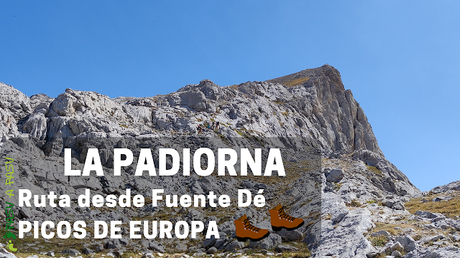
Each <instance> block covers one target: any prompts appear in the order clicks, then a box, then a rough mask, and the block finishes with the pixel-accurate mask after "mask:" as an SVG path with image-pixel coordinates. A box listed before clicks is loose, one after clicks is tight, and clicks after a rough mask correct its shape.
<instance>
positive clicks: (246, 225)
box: [244, 219, 260, 232]
mask: <svg viewBox="0 0 460 258" xmlns="http://www.w3.org/2000/svg"><path fill="white" fill-rule="evenodd" d="M244 227H245V228H248V229H250V230H254V231H256V232H259V230H260V228H257V227H254V226H253V225H251V223H250V222H249V219H245V220H244Z"/></svg>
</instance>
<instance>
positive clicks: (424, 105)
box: [0, 0, 460, 190]
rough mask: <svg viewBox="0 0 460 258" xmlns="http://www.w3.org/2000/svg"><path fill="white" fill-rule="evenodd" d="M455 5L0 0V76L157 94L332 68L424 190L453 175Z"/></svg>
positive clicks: (52, 87) (27, 87)
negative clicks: (208, 82)
mask: <svg viewBox="0 0 460 258" xmlns="http://www.w3.org/2000/svg"><path fill="white" fill-rule="evenodd" d="M459 13H460V2H459V1H420V0H418V1H315V2H313V1H225V2H224V1H45V2H42V1H14V2H13V1H1V2H0V21H1V23H0V35H1V40H0V81H2V82H4V83H7V84H9V85H12V86H14V87H15V88H17V89H19V90H21V91H22V92H24V93H25V94H27V95H29V96H30V95H33V94H36V93H45V94H47V95H49V96H52V97H56V96H57V95H59V94H60V93H62V92H63V91H64V90H65V89H66V88H72V89H78V90H91V91H96V92H99V93H102V94H105V95H108V96H110V97H117V96H138V97H139V96H153V95H157V94H166V93H169V92H172V91H175V90H177V89H179V88H181V87H183V86H185V85H187V84H195V83H198V82H199V81H200V80H202V79H211V80H213V81H214V82H215V83H217V84H219V85H231V84H237V83H241V82H246V81H254V80H267V79H271V78H275V77H279V76H282V75H286V74H290V73H294V72H297V71H300V70H303V69H306V68H314V67H318V66H321V65H323V64H326V63H328V64H330V65H332V66H334V67H336V68H337V69H338V70H339V71H340V72H341V74H342V79H343V82H344V84H345V87H346V88H347V89H351V90H352V92H353V94H354V96H355V98H356V99H357V101H358V102H359V103H360V104H361V106H362V107H363V108H364V111H365V112H366V115H367V116H368V119H369V121H370V122H371V124H372V127H373V129H374V133H375V134H376V136H377V139H378V141H379V145H380V147H381V148H382V150H383V152H384V153H385V155H386V157H387V158H388V159H389V160H390V161H391V162H393V163H394V164H395V165H396V166H397V167H398V168H399V169H400V170H401V171H403V172H404V173H405V174H406V175H407V176H408V177H409V179H410V180H411V181H412V182H413V183H414V184H415V185H416V186H417V187H418V188H419V189H421V190H429V189H431V188H433V187H435V186H437V185H442V184H446V183H449V182H451V181H454V180H459V179H460V168H459V167H458V166H456V160H459V158H458V157H459V155H460V150H459V144H460V139H459V138H460V137H459V136H458V131H459V128H460V122H459V121H460V119H459V118H460V115H459V111H460V101H459V100H458V96H459V94H460V87H459V78H458V75H459V72H460V33H459V30H460V29H459V26H460V15H459Z"/></svg>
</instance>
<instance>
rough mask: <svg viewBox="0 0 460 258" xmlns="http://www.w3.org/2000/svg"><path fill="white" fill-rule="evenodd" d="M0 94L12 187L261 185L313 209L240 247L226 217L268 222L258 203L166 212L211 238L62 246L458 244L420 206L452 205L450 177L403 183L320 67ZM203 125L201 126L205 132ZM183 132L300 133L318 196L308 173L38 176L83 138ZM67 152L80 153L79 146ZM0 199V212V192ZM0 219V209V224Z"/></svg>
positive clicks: (366, 247) (118, 249)
mask: <svg viewBox="0 0 460 258" xmlns="http://www.w3.org/2000/svg"><path fill="white" fill-rule="evenodd" d="M0 97H1V101H0V120H1V122H0V136H1V139H2V142H3V146H2V147H1V148H2V149H3V150H5V149H6V148H7V147H6V146H7V144H6V143H7V142H9V140H10V139H11V140H13V139H15V140H14V145H13V147H11V148H12V149H11V151H14V150H16V151H18V150H20V148H28V149H29V150H30V151H29V152H28V155H30V157H29V159H28V160H29V162H24V163H22V164H20V167H21V171H20V173H21V176H22V179H21V181H20V184H21V185H20V186H21V187H22V188H27V189H30V190H31V191H32V192H36V193H42V194H44V193H46V192H49V191H50V190H52V191H55V192H57V193H59V192H70V194H71V195H72V196H74V197H75V196H76V195H77V194H80V193H81V191H83V189H84V188H89V189H91V190H92V191H95V192H98V193H101V194H111V193H114V194H120V193H121V192H122V191H124V190H125V189H126V188H127V187H129V188H131V189H133V191H134V192H141V191H145V190H146V189H150V188H153V187H165V186H167V187H170V188H171V189H175V190H176V191H179V192H180V191H185V190H187V191H190V192H192V193H196V194H200V193H209V192H210V191H214V192H216V193H219V192H222V189H235V188H238V187H240V188H241V187H244V188H251V189H252V188H253V189H255V190H256V189H261V188H264V189H266V192H264V195H265V196H266V198H272V199H273V200H275V199H276V197H277V195H278V194H282V196H283V197H284V198H287V200H286V202H287V203H289V213H290V215H292V216H302V214H308V213H310V212H311V209H312V208H311V207H315V206H316V207H320V209H321V213H320V218H321V219H320V220H311V221H309V220H308V218H305V219H306V220H307V222H311V223H305V226H304V227H302V228H300V229H298V230H296V231H290V232H286V231H280V232H272V233H271V235H270V237H268V238H266V239H264V240H261V241H251V242H240V241H238V240H237V239H236V238H235V236H234V230H235V228H234V224H233V222H232V220H233V219H236V218H238V217H234V216H241V215H242V214H247V215H248V217H254V218H259V219H256V220H254V221H253V223H254V225H255V226H258V227H261V228H262V227H263V228H265V227H269V225H270V222H269V217H267V215H266V212H265V211H263V210H257V209H252V208H248V209H244V210H243V209H236V210H234V211H232V212H233V213H231V214H229V217H228V218H225V217H219V216H220V215H219V214H214V215H213V216H214V217H213V218H211V217H210V216H208V214H207V213H205V212H202V211H200V210H199V209H192V210H180V209H177V210H171V211H168V212H169V214H170V216H171V217H170V218H169V219H170V220H173V221H178V220H186V221H191V220H193V219H197V220H203V221H206V220H210V219H214V220H217V221H218V225H219V232H220V235H221V237H220V238H219V239H200V240H199V241H189V242H181V243H178V242H177V241H173V240H171V241H170V240H164V241H163V240H162V241H160V240H158V241H156V240H155V241H147V240H143V241H141V242H139V243H138V242H134V241H133V240H131V239H124V238H123V239H116V240H114V239H111V240H109V241H105V242H101V243H97V244H94V245H86V246H82V247H81V248H80V249H79V250H74V249H73V248H68V249H66V250H72V252H73V251H77V252H82V253H92V252H96V253H97V252H111V253H112V255H114V254H115V253H117V254H120V253H121V254H123V253H124V252H126V250H128V251H129V250H131V249H130V248H131V246H137V249H135V250H134V251H135V252H140V253H143V254H144V256H146V257H150V256H152V257H154V256H156V253H157V252H166V253H169V252H176V253H184V255H186V254H187V253H201V254H202V255H209V256H211V255H216V254H219V253H229V252H233V254H232V255H248V256H250V255H251V254H252V251H251V253H250V252H249V250H256V251H255V252H259V251H260V252H262V253H264V254H268V253H272V252H306V251H305V250H306V249H305V248H304V247H307V248H308V250H309V252H310V254H311V255H312V256H314V257H340V258H346V257H384V255H387V256H390V257H399V256H402V257H459V253H460V251H459V249H457V245H458V244H457V241H460V234H459V233H457V231H458V230H460V220H458V218H457V217H455V216H458V213H457V214H455V215H454V214H450V213H449V212H448V211H446V210H440V211H437V210H436V209H435V207H434V206H430V205H428V204H432V203H433V204H436V203H441V204H442V203H443V202H444V203H451V202H453V201H455V200H456V199H458V196H457V191H459V190H460V183H458V182H454V183H451V184H449V185H446V186H442V187H437V188H435V189H433V190H432V191H431V192H429V193H421V192H420V191H419V190H418V189H417V188H416V187H415V186H414V185H412V184H411V182H410V181H409V180H408V178H407V177H406V176H405V175H404V174H403V173H402V172H401V171H399V170H398V169H397V168H396V167H395V166H394V165H393V164H391V163H390V162H389V161H388V160H386V158H385V156H384V154H383V153H382V151H381V150H380V148H379V146H378V143H377V139H376V138H375V136H374V134H373V131H372V127H371V125H370V124H369V122H368V120H367V117H366V115H365V113H364V111H363V109H362V108H361V107H360V105H359V104H358V102H357V101H356V100H355V99H354V97H353V94H352V92H351V91H350V90H346V89H345V87H344V85H343V84H342V81H341V77H340V73H339V72H338V71H337V70H336V69H335V68H333V67H332V66H329V65H324V66H322V67H319V68H315V69H307V70H303V71H301V72H298V73H294V74H291V75H287V76H283V77H280V78H276V79H272V80H268V81H263V82H258V81H255V82H245V83H242V84H239V85H232V86H226V87H221V86H218V85H216V84H214V83H213V82H212V81H210V80H203V81H201V82H200V83H199V84H193V85H187V86H185V87H183V88H181V89H179V90H178V91H177V92H173V93H170V94H166V95H159V96H153V97H142V98H134V97H118V98H109V97H108V96H105V95H102V94H99V93H96V92H85V91H78V90H72V89H66V90H65V92H64V93H62V94H60V95H59V96H58V97H57V98H51V97H48V96H46V95H44V94H37V95H33V96H31V97H28V96H26V95H24V94H23V93H21V92H20V91H18V90H16V89H15V88H13V87H12V86H9V85H6V84H3V83H1V84H0ZM217 122H218V123H219V125H218V126H217ZM207 124H209V125H210V127H211V128H207ZM183 136H187V137H198V136H199V137H209V138H217V139H232V138H235V137H236V138H238V137H240V138H243V139H248V138H250V137H256V138H258V139H262V138H269V137H277V138H280V139H289V138H293V137H300V138H302V139H304V140H305V142H309V143H311V144H313V145H314V146H316V147H317V148H318V149H319V150H320V154H321V170H320V171H319V178H317V179H318V180H319V182H318V183H319V184H320V186H321V193H322V195H321V197H320V198H321V199H317V200H316V201H315V202H311V200H312V199H311V198H310V197H309V196H308V195H307V194H306V192H305V189H307V188H308V187H309V186H308V184H310V183H311V182H312V180H307V178H302V177H300V178H298V179H296V180H292V182H289V184H288V183H286V184H288V185H286V188H285V189H283V190H282V191H283V192H282V193H278V192H275V191H271V190H270V189H271V188H270V185H269V183H268V182H265V183H264V182H258V181H257V180H251V179H247V178H244V180H243V179H240V178H238V179H235V178H226V179H225V180H223V179H216V178H214V177H203V178H200V177H190V178H188V179H187V180H186V181H181V179H177V178H173V177H171V178H157V179H155V180H154V181H152V180H149V178H148V177H139V178H135V179H133V180H131V181H129V182H127V181H126V180H124V178H122V177H118V178H117V177H106V178H102V179H100V178H99V179H98V178H95V177H89V178H81V177H72V178H66V177H64V176H63V173H62V172H60V173H58V172H56V173H51V172H46V171H53V170H55V169H53V168H52V167H51V166H53V164H56V163H59V162H60V161H59V157H60V159H62V148H63V146H68V147H75V146H80V145H82V144H83V142H84V139H90V138H94V137H99V138H110V139H122V138H132V139H136V140H137V141H141V139H143V138H155V137H157V138H160V137H172V138H179V137H183ZM25 138H30V139H32V138H33V139H34V140H35V141H36V142H35V144H32V145H29V143H28V142H27V141H26V140H17V139H25ZM63 139H67V140H63ZM68 139H75V140H68ZM14 146H16V147H14ZM8 148H9V147H8ZM15 148H16V149H15ZM79 154H81V155H82V156H84V155H83V154H84V153H79ZM72 162H73V164H79V163H81V162H82V160H81V159H79V157H78V156H77V158H75V159H74V160H72ZM61 163H62V162H61ZM108 166H109V167H110V164H108ZM128 185H129V186H128ZM287 186H288V187H287ZM0 198H2V202H1V205H2V207H1V208H2V209H4V200H3V198H4V197H3V196H2V197H0ZM309 198H310V199H309ZM320 200H321V201H320ZM306 203H308V205H305V204H306ZM417 208H419V209H418V210H416V209H417ZM18 214H19V217H20V219H25V220H33V219H34V218H35V219H36V220H43V219H44V218H51V219H55V220H64V219H68V218H69V216H70V217H72V218H75V219H92V220H95V219H97V218H101V217H103V218H104V219H108V220H122V221H127V220H129V218H130V217H133V216H140V217H142V216H149V215H151V214H156V215H158V216H160V215H161V216H165V215H164V214H163V213H162V211H161V210H159V209H158V208H155V207H152V206H151V205H150V206H149V205H146V206H145V207H143V208H142V209H141V210H137V211H131V210H123V211H122V212H120V211H119V210H113V211H110V210H98V209H87V208H75V209H72V210H71V211H69V210H65V209H60V208H53V209H51V208H21V209H20V210H19V211H18ZM264 214H265V215H264ZM4 216H5V214H4V213H0V219H4ZM0 251H1V255H2V257H14V255H13V254H11V253H9V252H8V251H6V250H5V249H0ZM62 251H64V250H60V251H59V252H62ZM55 252H56V253H57V252H58V251H57V250H56V251H55ZM69 252H70V251H69ZM152 252H153V253H152ZM382 255H383V256H382Z"/></svg>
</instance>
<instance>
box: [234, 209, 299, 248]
mask: <svg viewBox="0 0 460 258" xmlns="http://www.w3.org/2000/svg"><path fill="white" fill-rule="evenodd" d="M269 212H270V219H271V224H272V229H273V230H274V231H278V230H281V229H282V228H285V229H287V230H294V229H296V228H299V227H301V226H302V225H303V224H304V221H303V219H298V218H294V217H291V216H289V215H288V214H286V212H285V211H284V208H283V206H281V204H278V206H276V207H275V208H274V209H271V210H269ZM233 223H235V227H236V238H237V239H238V240H240V241H244V240H246V239H250V240H261V239H263V238H265V237H267V236H268V234H269V231H268V229H261V228H258V227H255V226H253V225H252V224H251V222H249V219H248V217H247V216H246V215H243V216H242V217H241V218H239V219H237V220H235V221H233Z"/></svg>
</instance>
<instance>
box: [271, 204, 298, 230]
mask: <svg viewBox="0 0 460 258" xmlns="http://www.w3.org/2000/svg"><path fill="white" fill-rule="evenodd" d="M269 212H270V217H271V222H272V228H273V230H280V229H281V228H285V229H291V230H292V229H296V228H299V227H300V226H302V225H303V223H304V221H303V219H297V218H294V217H291V216H289V215H287V214H286V212H284V209H283V206H281V204H278V206H276V207H275V208H274V209H272V210H269Z"/></svg>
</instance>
